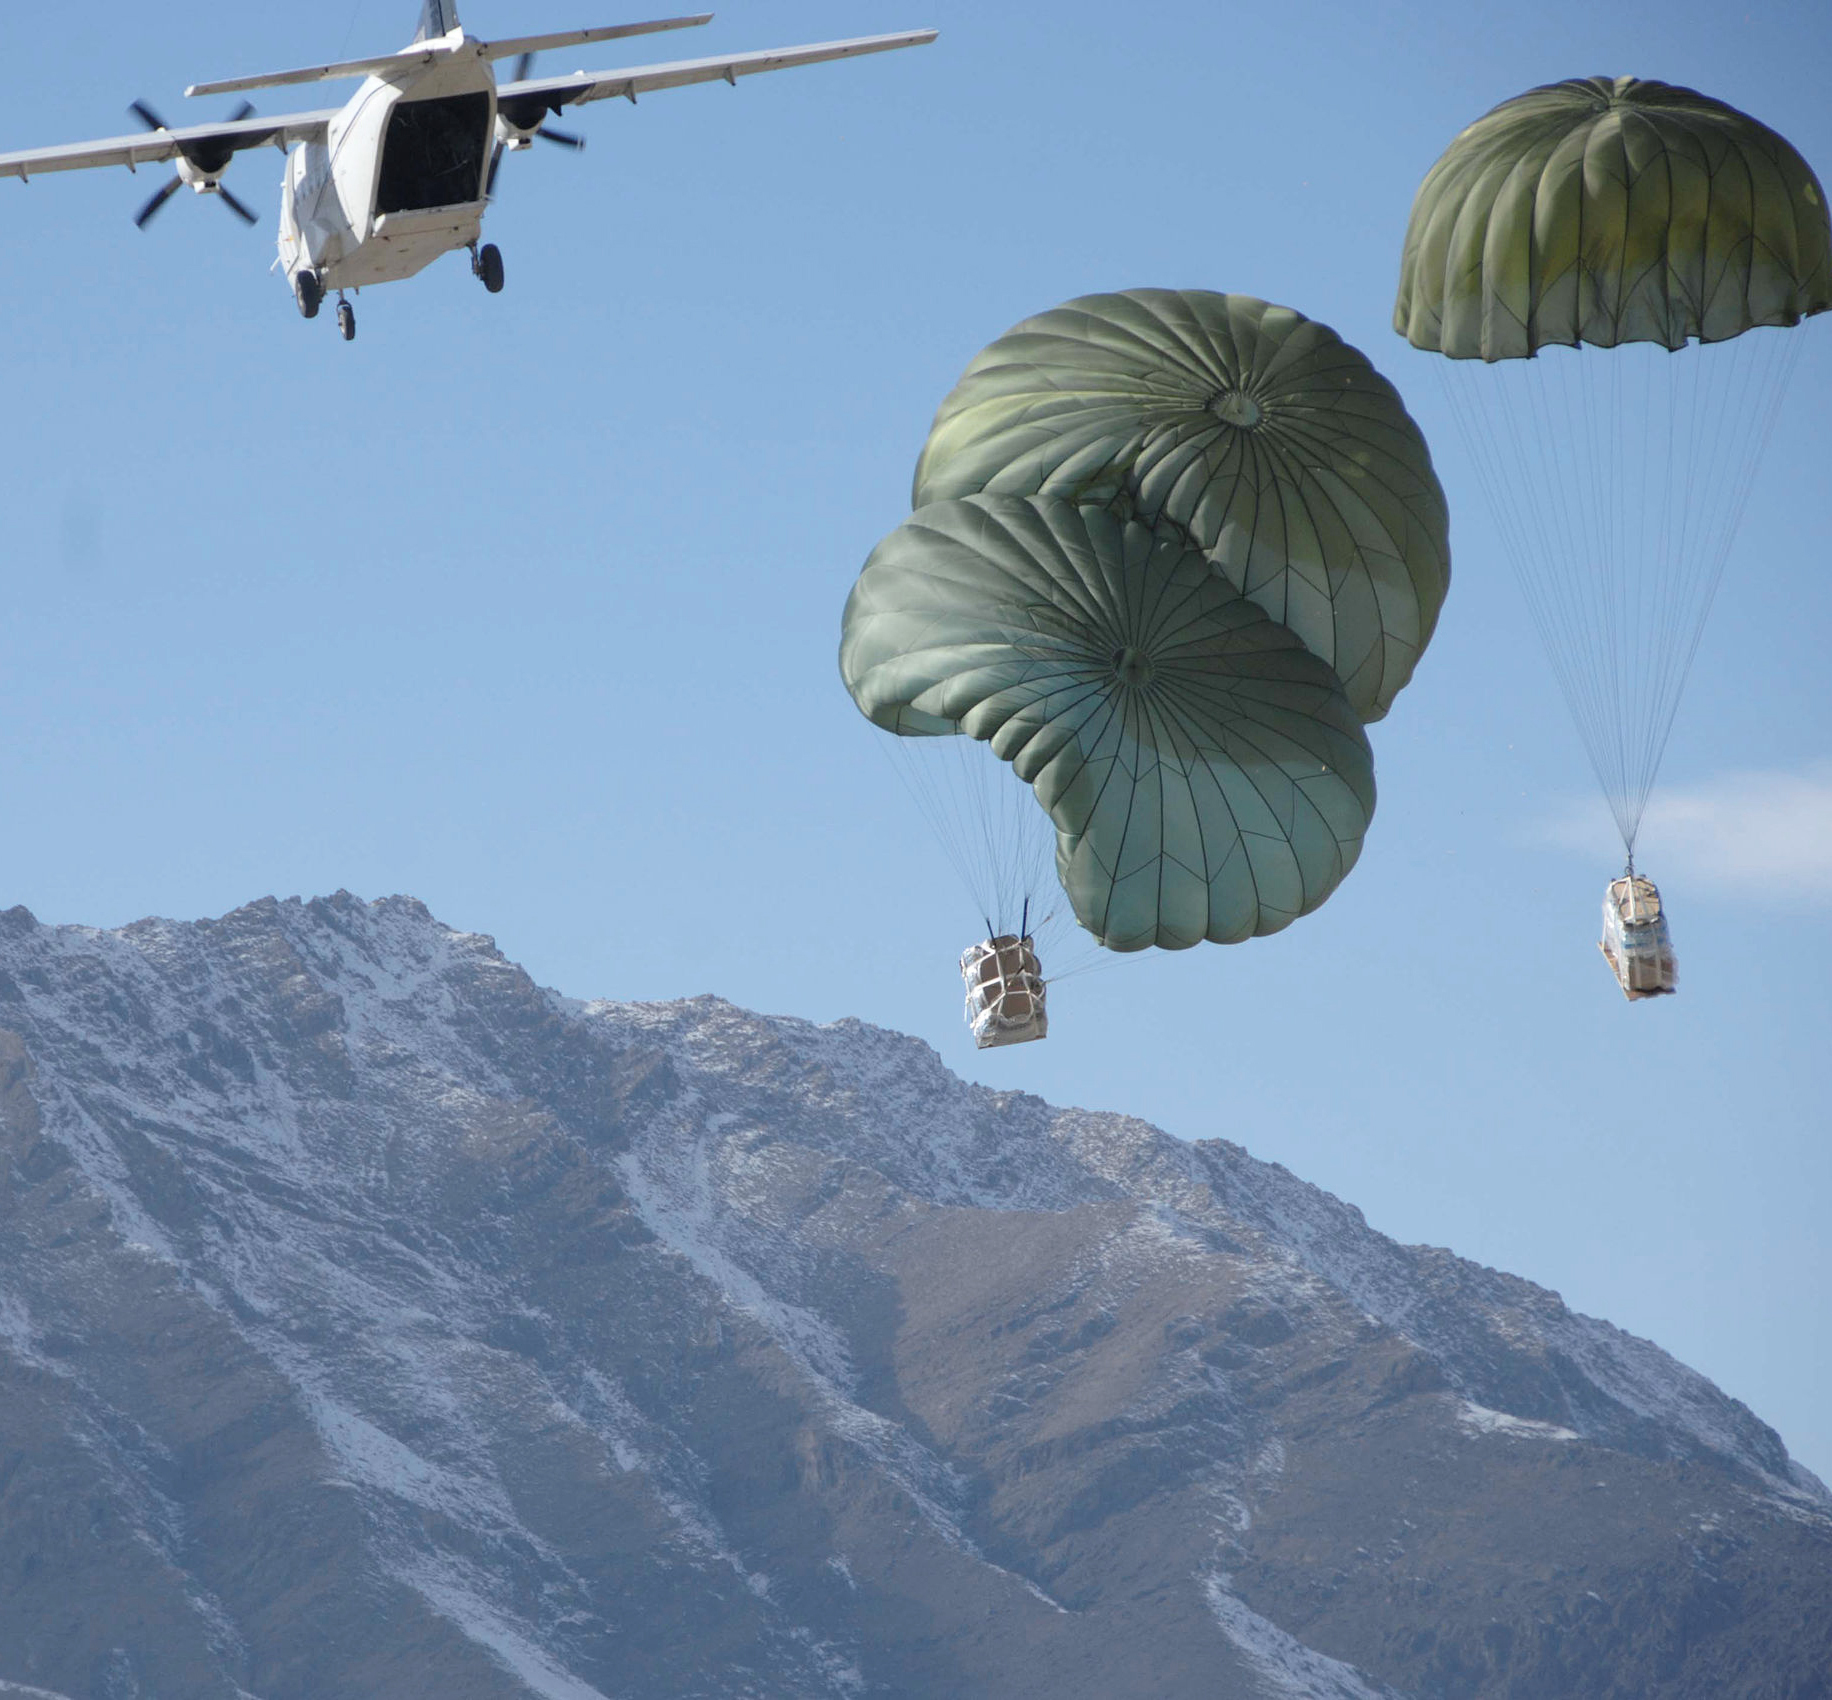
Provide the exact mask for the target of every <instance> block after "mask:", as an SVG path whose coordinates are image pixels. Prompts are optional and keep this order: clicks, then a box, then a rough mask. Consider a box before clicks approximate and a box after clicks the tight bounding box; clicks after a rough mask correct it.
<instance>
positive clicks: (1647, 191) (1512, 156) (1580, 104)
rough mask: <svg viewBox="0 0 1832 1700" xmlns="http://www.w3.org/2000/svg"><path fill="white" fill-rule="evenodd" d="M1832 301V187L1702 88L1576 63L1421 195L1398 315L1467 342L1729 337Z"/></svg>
mask: <svg viewBox="0 0 1832 1700" xmlns="http://www.w3.org/2000/svg"><path fill="white" fill-rule="evenodd" d="M1828 306H1832V228H1829V227H1828V223H1827V210H1826V197H1825V191H1824V190H1823V189H1822V188H1821V187H1820V185H1819V182H1818V179H1816V178H1815V177H1814V175H1813V173H1812V171H1811V169H1810V168H1809V167H1808V166H1807V163H1806V161H1805V160H1803V159H1802V158H1801V157H1800V155H1799V154H1797V153H1796V152H1795V151H1794V149H1793V148H1792V147H1791V146H1790V145H1789V144H1788V143H1787V142H1786V141H1784V140H1783V139H1782V138H1781V137H1780V136H1778V135H1776V134H1775V132H1774V131H1773V130H1771V129H1769V128H1768V127H1767V126H1766V125H1763V124H1759V123H1757V122H1756V120H1755V119H1753V118H1751V117H1750V116H1749V115H1748V114H1747V113H1743V112H1739V111H1738V110H1737V109H1736V108H1735V107H1734V106H1727V105H1726V104H1725V103H1724V102H1722V101H1719V100H1713V99H1711V98H1710V97H1709V96H1708V95H1702V94H1699V93H1697V92H1696V91H1695V90H1693V89H1685V88H1675V87H1673V86H1671V85H1670V84H1667V83H1659V82H1643V81H1641V80H1640V79H1638V78H1635V77H1614V78H1610V77H1578V78H1573V79H1571V80H1570V81H1568V82H1562V83H1550V84H1548V85H1546V86H1545V87H1543V88H1536V89H1531V90H1529V91H1528V92H1527V93H1526V94H1523V95H1520V96H1517V97H1516V98H1515V99H1513V100H1509V101H1504V102H1503V103H1502V104H1501V105H1500V106H1498V107H1496V108H1495V110H1494V111H1493V112H1491V113H1489V114H1488V115H1487V116H1486V117H1484V118H1479V119H1478V120H1477V121H1476V122H1475V123H1474V124H1472V125H1470V127H1469V128H1468V129H1467V130H1465V131H1464V132H1463V133H1462V134H1461V135H1460V136H1458V137H1457V139H1456V140H1455V141H1454V142H1452V143H1451V144H1450V146H1449V148H1447V149H1446V150H1445V152H1444V156H1443V157H1442V158H1441V159H1440V160H1439V161H1438V162H1437V164H1436V165H1434V166H1433V167H1432V168H1431V172H1430V174H1429V175H1428V176H1427V177H1426V178H1425V181H1424V183H1423V184H1421V185H1420V187H1419V192H1418V195H1417V197H1416V198H1415V200H1414V201H1413V205H1412V220H1411V225H1410V227H1409V228H1408V230H1407V232H1406V246H1405V253H1404V257H1403V259H1402V260H1401V264H1400V284H1399V298H1398V301H1397V302H1396V304H1395V306H1394V309H1393V327H1394V329H1395V330H1397V331H1398V332H1399V333H1400V335H1402V336H1404V337H1406V338H1407V339H1408V340H1409V341H1410V342H1411V343H1412V344H1413V345H1414V346H1415V347H1418V348H1427V349H1434V350H1436V351H1437V352H1439V353H1442V354H1448V355H1450V356H1451V357H1452V358H1453V359H1458V360H1471V359H1482V360H1514V359H1521V358H1525V357H1527V356H1529V355H1532V354H1534V353H1535V352H1536V351H1537V350H1538V349H1540V348H1541V347H1543V346H1545V345H1547V344H1557V343H1566V344H1572V345H1576V344H1578V343H1590V344H1592V345H1594V346H1596V347H1599V348H1613V347H1614V346H1616V345H1617V344H1618V343H1625V342H1652V343H1658V344H1660V345H1661V346H1662V347H1665V348H1668V349H1675V348H1680V347H1683V346H1684V345H1685V343H1686V342H1687V341H1688V340H1689V339H1694V338H1696V339H1697V340H1699V341H1701V342H1721V341H1724V340H1725V339H1727V338H1730V337H1735V336H1740V335H1741V334H1742V333H1743V332H1744V331H1747V330H1751V329H1753V328H1755V327H1757V326H1760V325H1795V324H1798V323H1799V322H1800V320H1801V319H1802V318H1804V317H1806V316H1807V315H1808V314H1811V313H1818V312H1822V311H1824V310H1825V308H1826V307H1828Z"/></svg>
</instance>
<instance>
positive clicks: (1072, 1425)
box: [0, 895, 1832, 1700]
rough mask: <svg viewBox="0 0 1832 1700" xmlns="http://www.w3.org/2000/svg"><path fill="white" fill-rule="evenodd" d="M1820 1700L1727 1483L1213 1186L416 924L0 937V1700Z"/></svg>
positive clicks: (1285, 1200) (1282, 1194)
mask: <svg viewBox="0 0 1832 1700" xmlns="http://www.w3.org/2000/svg"><path fill="white" fill-rule="evenodd" d="M1828 1673H1832V1497H1829V1496H1828V1495H1827V1493H1826V1490H1825V1489H1824V1488H1823V1487H1822V1486H1821V1485H1820V1484H1819V1483H1818V1482H1817V1481H1815V1480H1814V1479H1813V1478H1812V1477H1811V1476H1809V1475H1807V1474H1806V1473H1805V1472H1804V1471H1802V1470H1800V1469H1799V1468H1798V1467H1796V1466H1794V1465H1793V1464H1791V1463H1790V1461H1789V1459H1788V1457H1787V1454H1786V1452H1785V1450H1784V1449H1783V1447H1782V1445H1781V1442H1780V1441H1779V1439H1778V1438H1777V1437H1776V1436H1775V1434H1774V1433H1773V1432H1772V1431H1771V1430H1769V1429H1768V1428H1766V1427H1765V1426H1764V1425H1763V1424H1762V1423H1761V1422H1759V1421H1758V1420H1757V1419H1756V1418H1755V1417H1754V1416H1752V1415H1751V1414H1750V1412H1748V1411H1747V1410H1746V1409H1744V1408H1743V1407H1742V1406H1741V1405H1739V1404H1737V1403H1736V1402H1735V1401H1734V1400H1731V1399H1728V1398H1726V1397H1725V1396H1724V1395H1723V1394H1721V1393H1719V1392H1718V1391H1717V1390H1716V1389H1715V1388H1714V1387H1712V1386H1711V1385H1710V1384H1709V1383H1708V1382H1706V1381H1705V1380H1704V1379H1703V1378H1702V1377H1700V1376H1698V1375H1696V1374H1694V1373H1693V1372H1691V1371H1690V1370H1687V1369H1685V1368H1684V1367H1683V1366H1681V1365H1679V1364H1677V1363H1675V1362H1674V1361H1673V1360H1672V1359H1671V1358H1669V1357H1667V1356H1666V1355H1665V1354H1664V1353H1662V1352H1660V1351H1659V1350H1658V1349H1657V1348H1655V1347H1653V1346H1651V1345H1649V1344H1647V1343H1646V1342H1644V1341H1640V1340H1636V1339H1633V1338H1631V1337H1629V1336H1627V1335H1624V1334H1621V1333H1619V1332H1618V1331H1617V1330H1615V1329H1613V1328H1611V1327H1609V1326H1608V1325H1607V1324H1604V1323H1601V1322H1596V1321H1593V1320H1591V1319H1589V1318H1586V1317H1581V1316H1576V1315H1573V1314H1572V1313H1571V1312H1569V1311H1568V1310H1566V1309H1565V1307H1564V1306H1563V1305H1562V1304H1561V1303H1560V1302H1559V1300H1558V1299H1557V1297H1556V1296H1555V1295H1553V1294H1551V1293H1547V1292H1545V1291H1543V1290H1541V1289H1539V1288H1535V1287H1533V1286H1531V1285H1529V1284H1528V1283H1526V1282H1523V1281H1519V1280H1516V1279H1514V1278H1512V1277H1509V1276H1506V1275H1501V1274H1497V1273H1496V1272H1494V1271H1492V1270H1488V1269H1482V1268H1478V1267H1475V1266H1473V1265H1470V1264H1468V1263H1464V1262H1462V1261H1460V1260H1459V1259H1457V1258H1455V1257H1453V1256H1451V1255H1450V1254H1449V1253H1446V1252H1442V1251H1436V1250H1431V1249H1428V1248H1420V1247H1405V1246H1399V1245H1395V1244H1393V1243H1392V1242H1391V1241H1388V1240H1386V1239H1383V1238H1382V1237H1381V1236H1379V1235H1378V1234H1375V1233H1373V1232H1372V1231H1371V1230H1370V1229H1369V1228H1368V1227H1367V1226H1366V1224H1365V1223H1364V1222H1363V1221H1362V1219H1361V1217H1360V1215H1359V1214H1358V1213H1357V1212H1356V1211H1354V1210H1353V1209H1351V1208H1350V1207H1348V1206H1346V1205H1343V1204H1341V1203H1339V1202H1338V1201H1336V1200H1335V1199H1333V1198H1330V1197H1328V1196H1327V1195H1326V1194H1323V1193H1321V1192H1318V1191H1317V1190H1316V1189H1314V1188H1312V1187H1308V1186H1306V1185H1304V1184H1303V1183H1302V1182H1300V1181H1298V1180H1296V1179H1295V1178H1294V1177H1292V1176H1291V1175H1290V1174H1288V1173H1286V1172H1285V1171H1284V1170H1283V1169H1280V1168H1277V1167H1275V1166H1268V1165H1265V1164H1262V1163H1259V1162H1256V1161H1255V1160H1254V1159H1253V1158H1251V1157H1249V1156H1248V1155H1247V1153H1246V1152H1245V1151H1243V1150H1241V1149H1240V1148H1239V1147H1238V1146H1235V1145H1231V1144H1227V1143H1222V1142H1214V1143H1204V1144H1198V1145H1188V1144H1183V1143H1181V1142H1179V1141H1176V1140H1174V1139H1171V1138H1170V1137H1168V1136H1167V1135H1164V1134H1162V1133H1159V1132H1157V1131H1156V1130H1154V1129H1152V1128H1150V1127H1147V1126H1145V1125H1144V1124H1142V1123H1139V1122H1135V1121H1130V1120H1127V1119H1125V1118H1123V1117H1116V1116H1105V1115H1091V1114H1087V1113H1083V1112H1080V1111H1073V1110H1058V1109H1053V1108H1051V1107H1050V1106H1048V1105H1046V1104H1044V1103H1042V1102H1040V1101H1038V1100H1036V1099H1034V1098H1029V1097H1026V1096H1022V1095H1016V1094H1000V1093H995V1092H990V1091H986V1090H983V1089H980V1088H975V1087H969V1086H967V1085H965V1084H963V1083H962V1082H960V1081H959V1080H957V1079H955V1078H954V1077H953V1076H951V1075H950V1074H949V1073H948V1072H947V1071H946V1070H945V1069H944V1068H943V1067H942V1066H941V1063H940V1061H939V1059H937V1058H936V1056H935V1055H934V1053H933V1052H932V1051H930V1050H929V1049H928V1048H927V1047H926V1046H924V1045H922V1044H919V1043H917V1042H915V1041H912V1040H909V1039H906V1038H902V1037H899V1036H897V1035H895V1034H891V1033H886V1032H882V1031H879V1030H877V1029H874V1028H870V1027H867V1026H863V1025H861V1024H859V1023H857V1022H849V1021H848V1022H839V1023H837V1024H835V1025H833V1026H831V1027H814V1026H810V1025H808V1024H806V1023H802V1022H797V1021H790V1020H780V1019H766V1018H763V1017H759V1016H755V1015H750V1014H747V1013H745V1012H744V1011H742V1010H738V1009H734V1008H733V1007H731V1006H730V1005H728V1004H725V1003H722V1002H720V1001H718V1000H717V999H713V998H700V999H694V1000H692V1001H689V1002H686V1003H680V1004H672V1005H665V1006H643V1005H620V1004H609V1003H605V1004H578V1003H573V1002H570V1001H568V1000H566V999H563V998H560V997H557V996H555V995H554V994H552V993H549V992H545V991H542V990H540V989H539V988H537V987H536V986H534V985H533V984H532V983H531V982H530V981H529V980H528V978H527V976H526V975H524V974H523V973H522V972H521V971H520V970H519V969H517V968H515V967H514V966H513V965H512V964H510V963H508V962H506V961H504V960H503V958H502V957H501V956H500V955H498V954H497V952H496V951H495V949H494V947H493V946H492V944H491V942H490V941H489V940H488V939H485V938H481V937H478V936H475V935H467V934H459V933H453V932H451V931H449V930H448V929H446V928H444V927H442V926H440V925H439V924H438V923H437V922H436V921H434V920H433V919H432V918H431V917H430V916H429V915H428V914H427V913H426V911H425V910H424V909H423V908H422V907H421V906H420V905H418V904H416V903H414V902H412V901H410V900H406V899H389V900H387V901H384V902H381V903H376V904H364V903H362V902H359V901H357V900H356V899H354V898H351V897H348V896H344V895H340V896H338V897H336V898H332V899H328V900H324V901H319V902H314V903H310V904H303V905H302V904H299V903H296V902H292V903H284V904H282V903H275V902H271V901H268V902H263V903H257V904H254V905H252V906H250V907H249V908H247V909H243V910H240V911H238V912H236V913H235V914H233V915H229V916H227V917H225V918H223V919H222V920H220V921H211V922H200V923H198V924H195V925H176V924H172V923H167V922H158V921H151V922H144V923H141V924H139V925H137V926H133V927H129V928H126V929H123V930H122V931H119V932H96V931H90V930H86V929H80V928H46V927H40V926H38V925H37V923H36V922H34V921H33V919H32V917H31V916H30V915H28V914H26V913H25V912H24V911H22V910H14V911H12V912H11V913H9V914H6V915H0V1695H8V1694H11V1693H15V1692H23V1693H27V1694H31V1693H34V1692H38V1691H45V1692H49V1693H50V1694H51V1695H52V1696H53V1700H58V1697H67V1700H248V1697H250V1696H258V1697H259V1700H317V1697H321V1696H322V1697H327V1700H329V1697H336V1700H345V1697H350V1700H365V1697H377V1700H380V1697H388V1700H396V1697H399V1700H408V1697H419V1696H434V1695H436V1696H441V1697H444V1700H528V1697H531V1696H539V1697H541V1700H589V1697H591V1696H595V1695H600V1694H602V1695H606V1696H614V1697H616V1700H677V1697H678V1700H701V1697H704V1700H713V1697H718V1700H738V1697H741V1696H750V1697H755V1700H803V1697H808V1700H813V1697H817V1696H834V1697H845V1700H864V1697H870V1696H882V1697H889V1696H896V1697H901V1700H942V1697H950V1700H955V1697H958V1700H980V1697H982V1696H983V1697H985V1700H994V1697H996V1700H1045V1697H1048V1700H1077V1697H1080V1696H1084V1695H1085V1696H1088V1697H1090V1700H1092V1697H1094V1696H1101V1697H1103V1700H1106V1697H1109V1696H1114V1695H1134V1694H1136V1695H1141V1696H1143V1695H1150V1696H1153V1697H1162V1700H1184V1697H1189V1700H1195V1697H1197V1696H1201V1697H1203V1700H1213V1697H1216V1696H1223V1697H1239V1700H1275V1697H1282V1700H1375V1697H1380V1700H1390V1697H1391V1696H1394V1695H1398V1696H1403V1697H1406V1700H1466V1697H1467V1700H1477V1697H1482V1700H1488V1697H1495V1700H1501V1697H1506V1700H1541V1697H1544V1700H1579V1697H1591V1696H1594V1697H1597V1700H1603V1697H1608V1700H1638V1697H1641V1696H1647V1697H1650V1700H1681V1697H1691V1696H1698V1697H1700V1700H1703V1697H1706V1696H1710V1697H1712V1700H1719V1697H1724V1696H1740V1697H1748V1700H1757V1697H1762V1700H1816V1697H1817V1700H1826V1697H1827V1696H1829V1695H1832V1678H1829V1676H1828ZM9 1685H11V1686H9Z"/></svg>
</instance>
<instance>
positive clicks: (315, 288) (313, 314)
mask: <svg viewBox="0 0 1832 1700" xmlns="http://www.w3.org/2000/svg"><path fill="white" fill-rule="evenodd" d="M293 299H294V300H295V301H297V302H298V303H299V315H300V317H301V318H305V319H315V318H317V317H318V308H319V306H320V305H321V304H322V303H323V301H324V285H323V284H322V283H320V282H319V281H318V274H317V273H316V272H314V271H303V272H300V273H299V275H298V276H297V277H295V278H294V279H293Z"/></svg>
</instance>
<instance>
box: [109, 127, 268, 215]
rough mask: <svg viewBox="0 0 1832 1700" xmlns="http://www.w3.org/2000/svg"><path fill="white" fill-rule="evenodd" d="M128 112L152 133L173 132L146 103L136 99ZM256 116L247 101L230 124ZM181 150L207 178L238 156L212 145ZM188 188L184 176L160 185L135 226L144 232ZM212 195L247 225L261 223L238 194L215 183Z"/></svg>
mask: <svg viewBox="0 0 1832 1700" xmlns="http://www.w3.org/2000/svg"><path fill="white" fill-rule="evenodd" d="M128 111H130V112H131V113H132V114H133V115H134V116H135V117H136V118H138V119H139V120H140V122H141V123H142V124H144V125H145V126H146V127H147V129H149V130H169V129H170V128H171V125H169V124H168V123H166V121H165V120H164V119H163V118H161V117H160V116H159V114H158V113H157V112H155V111H154V110H153V109H152V108H151V107H150V106H148V105H147V104H146V102H145V101H143V100H136V101H135V102H134V103H133V104H132V105H131V106H130V107H129V108H128ZM253 116H254V108H253V106H251V105H250V104H249V103H248V102H247V101H243V102H242V104H241V105H240V106H239V107H238V108H237V109H236V110H235V111H234V112H233V113H231V114H230V117H229V122H230V123H231V124H239V123H241V121H242V120H243V119H244V118H252V117H253ZM178 151H179V153H180V155H182V157H183V158H184V159H185V161H186V162H187V163H188V164H190V165H191V166H193V167H195V168H196V169H197V170H198V171H201V172H203V173H204V174H205V175H206V177H208V176H210V175H213V174H215V173H217V172H220V171H223V170H225V169H227V167H228V164H229V161H230V160H231V159H233V158H234V157H235V154H234V150H233V149H230V148H224V147H222V146H221V145H220V144H218V145H216V146H212V145H210V144H209V143H204V144H202V145H198V144H195V143H193V144H192V145H191V146H189V147H180V148H179V150H178ZM184 186H185V178H184V176H183V174H182V173H174V174H173V175H172V177H171V178H170V179H169V180H168V181H166V182H164V183H162V184H160V186H159V188H158V189H157V190H156V191H155V192H154V194H153V196H152V198H151V199H150V200H148V201H147V203H146V205H145V206H143V207H142V208H141V209H140V210H139V211H138V212H137V213H135V214H134V223H135V224H136V225H137V226H138V227H139V228H140V229H141V230H144V229H145V228H146V227H147V226H148V225H149V224H151V223H152V221H153V219H154V218H155V217H156V216H157V215H158V213H159V211H160V209H161V208H163V207H164V205H165V203H166V202H167V201H169V200H170V199H171V198H172V197H173V196H174V195H175V194H177V193H178V191H179V190H180V189H182V188H183V187H184ZM209 192H210V193H211V194H214V195H216V196H218V197H219V198H220V199H221V201H222V203H223V205H224V206H226V207H227V208H228V209H229V210H230V211H231V212H232V213H234V214H235V216H236V217H237V218H239V219H240V220H241V221H242V222H243V223H244V224H259V223H260V221H261V218H260V214H259V213H256V212H253V211H251V210H250V209H249V208H248V207H246V206H244V205H243V204H242V203H241V202H240V201H238V200H237V199H236V198H235V196H234V195H232V194H230V192H229V191H228V190H227V189H225V188H224V187H223V186H222V184H221V183H211V184H210V188H209Z"/></svg>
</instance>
